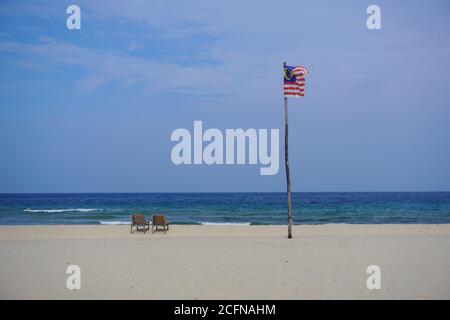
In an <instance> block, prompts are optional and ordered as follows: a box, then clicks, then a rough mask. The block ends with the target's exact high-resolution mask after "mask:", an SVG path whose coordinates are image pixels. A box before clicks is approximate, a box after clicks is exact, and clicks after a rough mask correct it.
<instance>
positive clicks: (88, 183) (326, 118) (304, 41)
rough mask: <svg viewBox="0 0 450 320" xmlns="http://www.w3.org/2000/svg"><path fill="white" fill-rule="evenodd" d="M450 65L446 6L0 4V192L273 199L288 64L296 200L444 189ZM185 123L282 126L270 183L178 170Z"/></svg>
mask: <svg viewBox="0 0 450 320" xmlns="http://www.w3.org/2000/svg"><path fill="white" fill-rule="evenodd" d="M71 4H76V5H78V6H79V7H80V8H81V29H80V30H69V29H68V28H67V27H66V20H67V18H68V16H69V15H68V14H67V13H66V8H67V7H68V6H69V5H71ZM372 4H376V5H378V6H379V7H380V9H381V29H380V30H369V29H368V28H367V26H366V20H367V18H368V16H369V15H368V14H367V13H366V9H367V7H368V6H369V5H372ZM449 58H450V4H449V3H448V1H446V0H443V1H438V0H433V1H426V2H425V1H415V0H413V1H378V0H371V1H364V0H361V1H349V0H345V1H339V2H338V1H331V0H330V1H299V0H294V1H210V0H209V1H154V0H152V1H139V0H134V1H130V0H128V1H117V0H108V1H76V2H74V1H48V0H38V1H9V0H0V70H1V71H0V192H1V193H7V192H8V193H9V192H241V191H242V192H265V191H269V192H283V191H285V189H286V184H285V183H286V182H285V172H284V157H283V155H284V149H283V147H284V143H283V128H284V105H283V92H282V64H283V62H284V61H286V62H287V63H288V64H289V65H294V66H295V65H302V66H305V67H306V68H308V69H309V71H310V74H309V75H308V77H307V79H306V97H305V98H303V99H293V98H292V99H290V100H289V162H290V169H291V180H292V188H293V190H294V191H302V192H318V191H342V192H346V191H450V165H449V164H450V148H449V147H450V91H449V88H450V59H449ZM195 120H201V121H203V126H204V129H207V128H218V129H220V130H222V131H223V132H225V129H227V128H243V129H248V128H255V129H260V128H267V129H271V128H278V129H280V150H279V153H280V170H279V171H278V174H276V175H270V176H262V175H260V174H259V167H260V166H259V165H256V166H255V165H212V166H209V165H180V166H177V165H174V164H173V163H172V161H171V158H170V154H171V150H172V148H173V146H174V144H175V143H174V142H171V140H170V137H171V133H172V132H173V131H174V130H175V129H177V128H186V129H188V130H190V131H191V132H193V123H194V121H195Z"/></svg>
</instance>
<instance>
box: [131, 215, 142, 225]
mask: <svg viewBox="0 0 450 320" xmlns="http://www.w3.org/2000/svg"><path fill="white" fill-rule="evenodd" d="M131 221H132V223H133V224H137V225H143V224H145V217H144V215H143V214H133V215H132V216H131Z"/></svg>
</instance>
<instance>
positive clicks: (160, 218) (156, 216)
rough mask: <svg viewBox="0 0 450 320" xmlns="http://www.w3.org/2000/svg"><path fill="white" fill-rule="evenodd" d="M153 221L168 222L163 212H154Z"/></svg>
mask: <svg viewBox="0 0 450 320" xmlns="http://www.w3.org/2000/svg"><path fill="white" fill-rule="evenodd" d="M152 222H153V224H154V225H164V224H165V223H166V217H165V216H163V215H161V214H154V215H153V221H152Z"/></svg>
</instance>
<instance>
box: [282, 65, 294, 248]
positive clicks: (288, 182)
mask: <svg viewBox="0 0 450 320" xmlns="http://www.w3.org/2000/svg"><path fill="white" fill-rule="evenodd" d="M285 68H286V62H284V63H283V73H284V71H285ZM283 76H284V75H283ZM288 123H289V122H288V100H287V97H284V164H285V166H286V188H287V202H288V203H287V205H288V239H291V238H292V200H291V175H290V173H289V151H288V147H289V143H288V142H289V130H288V129H289V128H288Z"/></svg>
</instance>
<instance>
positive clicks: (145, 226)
mask: <svg viewBox="0 0 450 320" xmlns="http://www.w3.org/2000/svg"><path fill="white" fill-rule="evenodd" d="M133 227H136V230H137V231H139V228H140V227H141V228H142V230H143V231H144V233H145V232H146V231H147V230H149V229H150V221H146V220H145V216H144V215H143V214H132V215H131V233H133Z"/></svg>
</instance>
